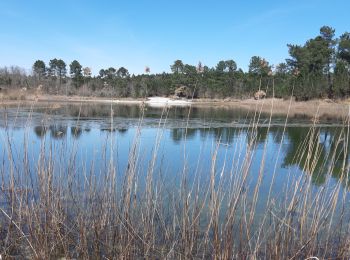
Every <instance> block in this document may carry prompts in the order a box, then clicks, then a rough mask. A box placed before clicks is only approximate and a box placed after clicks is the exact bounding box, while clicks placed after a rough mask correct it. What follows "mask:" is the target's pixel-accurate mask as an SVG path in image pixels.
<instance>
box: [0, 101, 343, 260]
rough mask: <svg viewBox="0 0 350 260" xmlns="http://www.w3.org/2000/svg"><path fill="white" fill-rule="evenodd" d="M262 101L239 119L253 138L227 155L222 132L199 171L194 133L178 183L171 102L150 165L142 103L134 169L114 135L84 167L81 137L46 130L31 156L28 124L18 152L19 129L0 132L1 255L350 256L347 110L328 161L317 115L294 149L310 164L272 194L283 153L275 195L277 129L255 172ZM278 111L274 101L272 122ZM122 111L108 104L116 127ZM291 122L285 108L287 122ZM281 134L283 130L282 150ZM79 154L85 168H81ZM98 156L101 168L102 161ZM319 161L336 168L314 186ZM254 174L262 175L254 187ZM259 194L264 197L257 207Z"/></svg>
mask: <svg viewBox="0 0 350 260" xmlns="http://www.w3.org/2000/svg"><path fill="white" fill-rule="evenodd" d="M260 106H261V103H259V105H257V107H256V113H255V116H254V117H253V119H250V120H248V119H247V125H248V131H247V130H246V128H244V129H243V128H239V129H237V131H238V132H240V133H245V134H246V135H247V136H249V138H248V139H247V140H248V142H247V143H245V141H244V140H241V141H239V142H238V144H237V145H236V146H235V148H234V149H233V151H232V150H229V149H228V148H227V151H226V153H225V160H223V162H221V163H219V161H218V152H219V149H220V148H222V147H223V146H224V147H225V145H226V147H228V146H229V145H228V144H223V143H222V142H221V140H217V142H216V143H215V144H214V146H213V151H212V157H211V162H210V165H211V166H210V168H208V169H202V168H201V167H200V164H201V159H200V156H199V159H198V162H196V164H197V166H196V167H195V170H194V172H190V171H193V170H191V169H193V168H190V167H189V166H188V163H189V162H188V161H187V156H186V154H187V152H186V144H185V146H184V156H183V158H174V160H178V161H179V162H181V163H182V171H181V176H180V181H179V182H178V185H176V184H174V185H173V186H172V187H169V186H167V185H165V184H164V182H163V175H162V171H164V169H162V168H161V167H158V166H157V165H158V164H157V162H159V160H160V159H161V156H162V155H161V154H160V146H161V142H162V138H163V133H164V131H165V129H166V123H167V114H168V112H169V108H164V110H163V113H162V116H161V118H160V120H159V125H158V128H157V135H156V141H155V143H154V146H153V150H152V155H151V156H150V160H149V161H148V167H147V168H144V167H142V165H143V164H142V162H141V161H142V160H143V157H142V153H141V151H140V141H141V132H142V127H143V125H142V123H143V116H144V114H143V112H142V113H141V114H140V119H139V123H138V125H137V127H136V131H135V137H134V140H133V143H132V144H131V146H130V152H129V156H128V164H127V168H126V171H125V172H117V169H118V167H117V164H118V161H116V160H115V159H114V158H115V156H114V152H115V151H114V146H115V140H113V135H111V136H110V139H109V140H106V142H105V144H101V147H102V149H101V150H102V151H101V153H102V154H103V156H102V158H103V160H102V161H93V162H92V163H91V165H92V166H91V167H89V168H87V166H86V165H87V164H86V163H84V162H79V161H77V156H76V155H77V149H76V146H74V145H73V149H72V150H70V151H67V150H66V149H65V148H66V146H64V145H63V146H61V148H60V149H57V147H56V146H55V145H54V143H46V142H48V141H47V140H46V139H43V140H42V143H41V150H40V153H39V154H40V156H39V157H38V158H33V157H32V156H33V155H32V154H31V152H30V149H29V147H28V146H29V144H28V137H27V135H24V136H23V144H24V145H23V151H22V153H20V155H19V156H18V154H17V153H16V152H15V151H14V147H13V144H12V138H13V137H12V136H11V131H5V134H4V135H3V136H2V137H1V138H2V140H1V141H2V149H3V152H4V154H6V155H7V157H6V163H5V162H3V163H2V166H1V168H0V173H1V190H0V192H1V193H0V196H1V204H0V205H1V206H0V216H1V217H0V220H1V221H0V255H1V256H2V257H3V258H9V259H12V258H18V259H20V258H29V259H59V258H62V257H64V258H66V259H138V258H146V259H307V258H309V259H311V257H318V258H319V259H335V258H339V259H347V258H349V257H350V247H349V246H350V234H349V231H350V224H349V223H350V222H349V217H350V214H349V213H350V212H349V207H348V201H349V200H348V188H343V187H344V186H345V187H347V184H348V180H349V164H348V150H347V149H348V147H349V146H348V142H349V129H350V127H349V120H346V121H345V122H344V127H343V128H342V131H341V133H340V134H339V135H338V137H337V138H336V139H334V140H333V141H332V142H333V143H332V145H333V147H334V148H335V149H332V150H331V151H329V152H328V153H327V156H326V160H325V161H324V162H320V157H319V154H320V152H321V150H322V149H323V148H322V147H321V146H320V145H319V142H317V141H315V140H318V138H319V135H320V132H319V130H318V128H317V120H316V119H317V114H316V115H315V120H314V123H313V125H312V126H311V127H310V130H309V133H308V138H306V139H305V140H304V142H303V143H301V144H300V146H299V150H298V154H297V156H296V158H295V160H296V161H298V162H299V163H300V164H301V165H302V166H303V171H304V172H305V173H306V174H303V175H300V176H299V177H295V175H293V174H292V173H290V174H289V175H288V176H286V186H285V187H284V189H280V190H283V192H281V193H280V194H274V193H273V192H272V190H273V188H274V186H275V185H276V183H275V182H274V180H275V176H276V175H277V174H278V171H277V161H276V163H275V167H274V171H273V172H271V173H269V174H271V175H272V176H273V178H272V182H271V184H270V189H269V193H268V195H267V199H266V198H265V197H264V196H262V194H261V192H262V191H261V185H262V180H263V178H264V176H265V174H266V171H265V166H266V160H267V142H268V138H267V139H266V140H265V141H264V144H263V155H262V157H261V158H260V159H259V160H260V161H259V162H258V163H260V168H259V171H258V172H252V171H251V168H252V164H253V163H256V160H257V157H256V156H255V148H256V146H257V143H258V141H259V136H258V131H257V129H258V127H259V125H258V123H257V122H259V119H260V116H261V109H262V108H261V107H260ZM142 111H143V110H142ZM272 114H273V109H272V108H271V116H270V118H269V126H268V130H269V128H270V125H271V118H272ZM113 116H114V115H113V107H112V106H111V131H113ZM189 117H190V110H189V116H188V118H189ZM29 121H30V118H29ZM287 124H288V117H287V118H286V121H285V125H284V130H285V129H286V127H287ZM187 126H188V124H187ZM43 127H45V125H44V126H43ZM284 130H283V134H284ZM315 137H316V138H315ZM62 142H64V141H62ZM283 143H284V138H281V140H280V143H279V146H278V147H279V148H278V150H277V151H276V154H277V158H278V156H279V153H280V152H281V149H282V147H283ZM339 150H341V151H342V152H341V153H339ZM33 159H35V160H37V161H36V163H35V168H34V169H33V168H31V167H30V166H29V162H30V160H33ZM92 160H93V159H92ZM339 160H340V161H341V162H342V168H341V174H340V179H339V181H338V182H337V183H336V184H333V182H332V178H331V177H330V176H331V175H332V172H333V171H334V166H335V163H336V162H339ZM78 164H79V165H82V167H80V168H77V167H76V165H78ZM96 164H98V165H100V167H99V169H100V170H99V172H95V170H94V169H95V167H94V166H95V165H96ZM320 164H321V169H322V171H324V172H326V174H327V175H326V176H328V177H327V179H326V182H325V183H324V184H323V185H322V186H321V187H320V188H318V189H315V188H314V187H313V185H312V175H313V174H314V173H315V172H316V171H319V165H320ZM5 165H7V166H5ZM118 175H119V176H122V177H121V178H118ZM252 175H254V176H255V177H256V180H257V181H256V182H255V184H254V185H253V186H251V185H250V180H251V178H252ZM189 176H192V177H191V178H190V177H189ZM265 195H266V194H265ZM263 197H264V198H263ZM259 201H263V203H265V206H264V210H263V212H259V214H257V204H258V202H259Z"/></svg>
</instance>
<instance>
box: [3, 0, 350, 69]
mask: <svg viewBox="0 0 350 260" xmlns="http://www.w3.org/2000/svg"><path fill="white" fill-rule="evenodd" d="M349 10H350V1H349V0H334V1H325V0H304V1H299V0H294V1H292V0H286V1H281V0H279V1H277V0H265V1H234V0H232V1H214V0H212V1H209V0H192V1H190V0H187V1H186V0H177V1H170V0H169V1H168V0H148V1H141V0H140V1H112V0H111V1H103V0H100V1H89V0H85V1H82V0H81V1H80V0H70V1H68V0H67V1H65V0H60V1H44V0H42V1H41V0H32V1H26V0H22V1H19V0H0V25H1V26H0V67H2V66H11V65H18V66H21V67H23V68H25V69H27V70H28V71H30V69H31V66H32V64H33V63H34V61H35V60H37V59H42V60H44V61H45V62H46V63H48V61H49V60H50V59H52V58H61V59H63V60H64V61H65V62H66V63H67V64H69V63H70V62H71V61H73V60H74V59H76V60H78V61H79V62H80V63H81V64H82V65H83V66H84V67H85V66H88V67H91V68H92V71H93V74H97V73H98V71H99V70H100V69H101V68H108V67H116V68H118V67H120V66H124V67H126V68H127V69H128V70H129V71H130V73H135V74H138V73H143V72H144V68H145V66H149V67H150V68H151V72H152V73H161V72H163V71H166V72H168V71H170V64H172V63H173V62H174V60H176V59H181V60H183V62H184V63H188V64H192V65H197V64H198V62H199V61H201V62H202V63H203V64H205V65H207V66H209V67H211V66H215V65H216V63H217V62H218V61H219V60H222V59H233V60H235V61H236V62H237V64H238V67H240V68H242V69H243V70H245V71H246V70H247V68H248V64H249V60H250V58H251V57H252V56H254V55H259V56H261V57H264V58H266V59H267V60H268V61H269V62H270V63H272V64H277V63H279V62H282V61H284V59H285V58H287V57H288V49H287V46H286V44H287V43H295V44H303V43H304V42H305V41H306V40H307V39H309V38H311V37H315V36H316V35H317V34H318V33H319V28H320V27H321V26H322V25H329V26H332V27H334V28H335V29H336V35H337V36H338V35H340V34H341V33H343V32H345V31H350V19H349Z"/></svg>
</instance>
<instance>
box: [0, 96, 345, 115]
mask: <svg viewBox="0 0 350 260" xmlns="http://www.w3.org/2000/svg"><path fill="white" fill-rule="evenodd" d="M160 99H162V100H165V98H160ZM43 102H53V103H66V102H71V103H108V104H110V103H113V104H142V103H146V104H147V103H148V104H149V105H151V103H149V100H148V101H147V100H146V99H132V98H113V99H110V98H99V97H80V96H69V97H67V96H57V95H40V96H27V97H26V99H25V100H0V106H7V105H17V104H21V103H23V104H25V103H28V104H33V103H43ZM177 103H178V105H183V103H185V104H187V105H189V104H190V105H191V106H194V107H203V106H205V107H225V108H230V107H232V108H243V109H247V110H254V111H261V112H264V113H270V112H271V111H272V112H273V114H281V115H286V114H289V115H291V116H294V115H296V114H300V115H307V116H315V115H318V116H320V117H321V116H328V117H337V118H339V117H344V118H345V117H349V116H350V100H349V99H348V100H329V99H325V100H311V101H298V102H297V101H294V100H284V99H277V98H273V99H272V98H268V99H262V100H254V99H253V98H251V99H244V100H240V99H225V100H222V99H195V100H193V101H192V102H188V101H185V102H178V101H177V102H173V104H170V105H177ZM164 104H167V105H169V103H164ZM157 106H159V104H157Z"/></svg>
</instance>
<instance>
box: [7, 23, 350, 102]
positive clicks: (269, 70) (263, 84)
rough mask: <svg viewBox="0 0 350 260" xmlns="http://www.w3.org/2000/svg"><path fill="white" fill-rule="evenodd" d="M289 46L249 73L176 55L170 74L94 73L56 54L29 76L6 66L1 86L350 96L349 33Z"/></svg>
mask: <svg viewBox="0 0 350 260" xmlns="http://www.w3.org/2000/svg"><path fill="white" fill-rule="evenodd" d="M287 46H288V52H289V56H290V57H288V58H287V59H286V60H285V62H282V63H280V64H277V65H276V66H273V65H271V64H270V63H269V62H268V61H267V60H266V59H264V58H262V57H259V56H253V57H252V58H251V60H250V63H249V70H248V72H244V71H243V70H242V69H239V68H237V64H236V62H235V61H234V60H232V59H229V60H222V61H219V62H218V64H217V65H216V66H215V67H211V68H209V67H208V66H205V65H203V64H202V63H201V62H199V64H198V65H196V66H194V65H189V64H184V63H183V62H182V61H181V60H176V61H175V62H174V63H173V64H172V65H171V66H170V69H171V73H162V74H151V73H150V69H149V68H146V69H145V73H144V74H142V75H130V73H129V72H128V70H127V69H126V68H124V67H120V68H113V67H110V68H106V69H101V70H100V71H99V74H98V75H96V76H92V74H91V69H90V68H89V67H83V66H82V65H81V64H80V63H79V62H78V61H76V60H75V61H73V62H72V63H71V64H69V66H67V65H66V63H65V62H64V61H63V60H61V59H52V60H50V61H49V63H48V65H47V64H45V62H44V61H42V60H37V61H35V63H34V64H33V68H32V69H33V70H32V73H31V74H30V75H26V73H25V72H24V71H23V70H22V69H20V68H17V67H11V68H2V69H0V85H1V86H5V87H8V88H16V87H18V88H19V87H26V88H36V87H37V86H39V85H42V87H43V90H44V91H45V92H47V93H50V94H64V95H73V94H77V95H83V96H102V97H111V96H113V97H133V98H139V97H146V96H154V95H159V96H169V95H173V94H174V92H175V90H176V89H177V88H178V87H180V86H186V88H185V96H188V97H194V98H226V97H235V98H245V97H251V96H252V95H253V93H254V92H256V91H257V90H258V89H259V88H260V89H263V90H265V91H266V92H267V95H268V96H272V95H274V96H276V97H289V96H290V95H291V94H292V95H294V96H295V97H296V99H298V100H308V99H312V98H325V97H328V98H344V97H348V96H350V33H348V32H345V33H343V34H342V35H341V36H340V37H338V38H336V37H335V30H334V29H333V28H331V27H329V26H323V27H322V28H321V29H320V33H319V35H317V36H316V37H315V38H312V39H309V40H307V41H306V42H305V43H304V44H303V45H294V44H288V45H287ZM67 67H69V71H68V69H67Z"/></svg>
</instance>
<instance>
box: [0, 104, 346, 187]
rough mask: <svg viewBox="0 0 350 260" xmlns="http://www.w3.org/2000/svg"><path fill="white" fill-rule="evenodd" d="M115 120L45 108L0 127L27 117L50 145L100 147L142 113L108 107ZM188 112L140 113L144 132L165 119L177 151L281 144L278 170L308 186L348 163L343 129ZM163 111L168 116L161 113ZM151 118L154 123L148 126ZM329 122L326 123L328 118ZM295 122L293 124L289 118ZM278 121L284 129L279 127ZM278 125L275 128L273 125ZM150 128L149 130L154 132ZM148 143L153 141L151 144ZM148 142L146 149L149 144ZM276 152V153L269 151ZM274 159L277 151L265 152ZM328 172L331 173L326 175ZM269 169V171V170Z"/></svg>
mask: <svg viewBox="0 0 350 260" xmlns="http://www.w3.org/2000/svg"><path fill="white" fill-rule="evenodd" d="M112 109H113V114H114V116H115V118H114V120H113V125H111V118H110V114H111V106H110V105H103V104H100V105H82V106H76V105H72V104H70V105H62V106H55V107H54V106H52V105H48V106H43V107H37V108H35V109H34V114H30V113H32V112H30V111H31V110H29V109H28V110H26V109H23V111H20V113H18V111H17V112H16V113H15V111H12V110H11V109H8V110H7V113H8V115H7V116H6V117H4V118H6V120H8V121H7V122H4V120H0V125H1V126H5V125H6V126H7V125H10V128H11V129H15V128H18V129H23V128H24V127H25V125H26V124H23V125H21V124H20V122H21V119H22V121H23V122H27V121H28V120H27V119H28V117H29V116H28V115H29V114H30V116H31V118H33V120H32V129H33V132H34V134H35V136H36V137H37V138H40V139H43V138H44V137H45V136H47V137H50V138H51V139H52V140H53V141H55V140H62V139H64V138H66V137H67V135H68V137H67V139H69V138H70V137H71V138H74V139H75V140H78V139H79V140H85V141H86V140H87V139H86V138H85V137H86V136H88V135H89V138H90V139H89V142H91V143H98V142H100V141H101V140H100V137H99V136H98V134H97V133H96V132H100V136H103V133H108V134H113V135H119V137H122V138H124V139H128V143H131V141H132V140H130V139H131V138H133V137H134V135H133V134H132V130H131V131H129V130H130V129H135V127H136V126H137V124H138V122H139V118H140V115H142V113H143V111H142V109H141V107H140V106H135V105H133V106H130V105H116V106H113V107H112ZM189 109H190V108H188V107H174V108H171V109H170V110H168V111H164V110H163V109H161V108H154V107H146V109H145V111H144V125H145V129H151V130H150V131H151V132H152V131H153V132H156V131H157V129H156V128H157V127H158V125H159V119H160V118H161V117H162V115H164V114H167V117H168V119H167V123H166V132H167V135H165V136H166V137H165V140H164V143H165V145H167V146H179V145H181V144H182V143H183V142H184V141H185V140H186V141H191V142H192V143H193V145H194V146H200V145H201V144H202V143H204V142H208V141H209V142H212V141H216V142H220V143H222V144H229V145H232V146H233V145H234V144H235V143H237V142H241V141H242V140H243V142H245V144H246V145H247V144H250V143H254V144H255V145H254V146H253V147H252V148H253V149H255V150H262V149H264V144H265V142H267V143H269V145H268V148H267V149H278V146H279V144H281V143H282V148H283V149H282V152H281V155H280V157H281V163H280V165H279V167H280V168H283V169H288V168H292V167H295V168H297V169H298V170H299V171H300V172H303V173H305V174H311V173H312V181H313V183H314V184H315V185H321V184H323V183H325V181H326V179H327V175H326V174H327V172H331V175H332V177H334V178H337V179H339V178H341V175H342V173H344V164H343V163H342V162H344V158H345V160H346V161H348V160H349V156H348V152H347V151H348V150H349V148H350V147H349V145H348V144H347V146H346V147H345V146H344V142H339V140H343V139H344V138H346V132H344V130H343V129H342V128H341V127H317V128H310V127H287V128H286V129H285V130H284V127H283V124H284V120H285V118H284V117H283V116H280V117H279V116H275V117H274V118H273V120H272V121H273V124H272V126H271V127H267V126H266V125H264V124H261V126H259V127H256V128H252V127H251V125H249V124H242V123H249V122H250V121H251V120H252V118H253V116H254V115H253V114H252V113H251V112H249V111H246V110H244V109H234V110H233V109H227V108H222V107H207V108H199V107H192V108H191V113H190V118H189V119H188V115H189ZM165 112H166V113H165ZM11 117H13V118H16V124H17V125H11V124H9V122H11ZM268 118H269V115H264V114H262V115H261V117H260V121H259V122H260V123H264V122H266V120H267V119H268ZM152 119H153V121H152ZM294 119H295V120H298V122H308V124H310V118H309V117H307V116H305V115H295V116H294ZM326 119H327V120H328V121H329V120H330V118H326ZM292 120H293V119H292ZM280 122H282V126H279V125H278V124H279V123H280ZM276 123H277V125H276ZM186 126H188V128H186ZM152 129H153V130H152ZM151 141H152V140H151ZM151 141H149V142H150V144H151ZM272 147H274V148H272ZM276 147H277V148H276ZM269 152H270V153H271V154H273V155H274V154H276V152H277V151H269ZM126 154H127V153H126ZM329 169H331V170H329ZM268 170H270V169H268Z"/></svg>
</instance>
